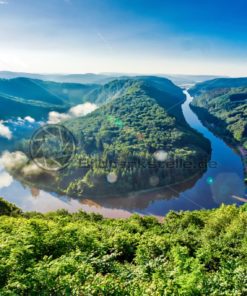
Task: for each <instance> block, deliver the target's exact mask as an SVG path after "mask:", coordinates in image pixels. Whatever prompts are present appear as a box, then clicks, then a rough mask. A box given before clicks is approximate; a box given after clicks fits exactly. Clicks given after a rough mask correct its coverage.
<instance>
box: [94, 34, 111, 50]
mask: <svg viewBox="0 0 247 296" xmlns="http://www.w3.org/2000/svg"><path fill="white" fill-rule="evenodd" d="M97 35H98V37H99V38H100V39H101V40H102V41H103V42H104V44H105V45H106V47H107V48H108V49H109V50H110V51H111V52H113V48H112V46H111V45H110V43H109V42H108V41H107V40H106V39H105V37H104V36H103V35H102V34H101V33H100V32H97Z"/></svg>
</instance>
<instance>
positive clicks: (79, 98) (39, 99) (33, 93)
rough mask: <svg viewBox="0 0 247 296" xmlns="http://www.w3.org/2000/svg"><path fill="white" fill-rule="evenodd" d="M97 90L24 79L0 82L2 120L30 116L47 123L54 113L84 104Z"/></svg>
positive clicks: (96, 86) (68, 84)
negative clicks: (50, 114)
mask: <svg viewBox="0 0 247 296" xmlns="http://www.w3.org/2000/svg"><path fill="white" fill-rule="evenodd" d="M98 87H99V86H98V85H94V84H88V85H83V84H76V83H56V82H51V81H43V80H37V79H30V78H23V77H19V78H14V79H0V117H1V119H9V118H11V117H25V116H31V117H33V118H35V119H43V120H46V119H47V116H48V113H49V112H51V111H59V112H65V111H66V110H68V109H69V108H70V107H71V106H74V105H76V104H80V103H83V102H84V101H85V100H86V96H87V95H89V94H90V92H92V91H94V90H95V89H97V88H98Z"/></svg>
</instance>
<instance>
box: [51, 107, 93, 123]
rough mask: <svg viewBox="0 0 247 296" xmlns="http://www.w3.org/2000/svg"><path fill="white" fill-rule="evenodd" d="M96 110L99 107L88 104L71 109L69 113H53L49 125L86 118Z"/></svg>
mask: <svg viewBox="0 0 247 296" xmlns="http://www.w3.org/2000/svg"><path fill="white" fill-rule="evenodd" d="M96 109H97V105H95V104H92V103H88V102H87V103H84V104H80V105H76V106H74V107H72V108H70V109H69V111H68V113H59V112H55V111H52V112H50V113H49V118H48V123H50V124H56V123H59V122H61V121H64V120H67V119H70V118H74V117H79V116H85V115H87V114H89V113H91V112H93V111H94V110H96Z"/></svg>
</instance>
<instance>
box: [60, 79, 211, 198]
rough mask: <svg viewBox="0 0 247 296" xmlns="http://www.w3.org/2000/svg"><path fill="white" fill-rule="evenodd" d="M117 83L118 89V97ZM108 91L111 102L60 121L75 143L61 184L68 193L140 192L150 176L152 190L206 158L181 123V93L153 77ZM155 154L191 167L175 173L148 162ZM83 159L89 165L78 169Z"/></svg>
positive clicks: (202, 145)
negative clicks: (110, 180) (112, 176)
mask: <svg viewBox="0 0 247 296" xmlns="http://www.w3.org/2000/svg"><path fill="white" fill-rule="evenodd" d="M162 81H164V85H162ZM119 85H123V86H124V87H122V88H121V92H120V93H119V88H118V87H119ZM108 88H110V89H111V90H113V89H114V90H115V92H116V93H117V95H116V96H115V98H114V99H113V98H111V99H110V100H109V101H108V100H106V104H103V105H102V106H101V107H100V108H98V109H97V110H96V111H94V112H93V113H91V114H89V115H87V116H86V117H81V118H75V119H72V120H69V121H67V122H65V123H64V125H65V126H66V127H67V128H68V129H69V130H70V131H72V133H73V134H74V135H75V136H76V138H77V139H78V143H79V149H78V151H77V155H76V157H75V159H74V161H73V162H72V163H71V164H70V167H69V173H67V172H66V174H65V175H66V177H65V178H63V180H62V183H63V184H62V187H63V188H65V190H66V192H67V193H68V194H76V195H78V194H82V193H93V194H96V192H95V190H97V191H98V192H99V193H101V194H102V193H103V192H107V193H109V192H111V193H116V192H118V193H121V192H123V191H124V192H128V191H133V190H140V189H144V188H150V187H152V185H150V178H155V180H156V182H155V183H156V185H155V186H163V185H168V184H171V182H175V180H176V182H181V181H182V180H185V179H186V177H188V176H192V175H193V174H195V173H198V172H199V171H200V170H199V168H198V163H199V161H202V160H205V161H206V160H207V159H208V156H209V153H210V144H209V142H208V141H207V140H206V139H205V138H203V137H202V136H201V135H200V134H199V133H197V132H195V131H194V130H193V129H191V128H190V127H189V126H188V125H187V123H186V122H185V120H184V117H183V114H182V110H181V104H182V103H183V102H184V99H185V98H184V95H183V93H182V90H181V89H179V88H178V87H177V86H175V85H173V84H172V83H171V82H170V81H169V80H167V79H162V78H157V79H156V78H153V77H150V78H138V79H137V78H134V79H132V80H124V81H120V80H116V81H113V82H111V83H110V87H108ZM112 93H113V92H112ZM118 94H119V95H118ZM113 97H114V95H113ZM158 151H164V152H165V153H167V154H168V159H169V160H174V159H182V160H184V161H191V162H192V165H191V167H189V168H187V169H181V168H180V170H177V169H174V167H169V168H164V167H160V162H158V161H155V159H154V154H155V153H156V152H158ZM84 160H86V161H87V163H90V164H92V166H91V167H89V168H81V163H82V162H83V161H84ZM83 163H84V162H83ZM99 163H100V164H101V166H100V167H99ZM102 163H103V167H102ZM123 163H124V167H123V165H122V164H123ZM150 164H151V166H152V167H151V168H150ZM109 173H114V174H115V175H117V177H118V182H116V183H115V184H109V183H108V182H107V178H106V176H107V175H108V174H109ZM151 183H152V181H151Z"/></svg>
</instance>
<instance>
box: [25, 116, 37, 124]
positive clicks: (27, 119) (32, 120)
mask: <svg viewBox="0 0 247 296" xmlns="http://www.w3.org/2000/svg"><path fill="white" fill-rule="evenodd" d="M24 120H26V121H28V122H30V123H34V122H35V119H34V118H32V117H31V116H26V117H25V118H24Z"/></svg>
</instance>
